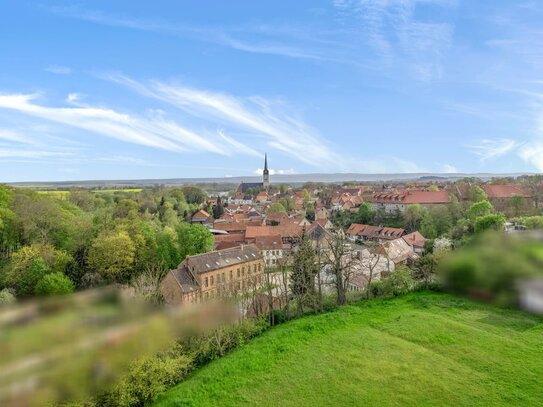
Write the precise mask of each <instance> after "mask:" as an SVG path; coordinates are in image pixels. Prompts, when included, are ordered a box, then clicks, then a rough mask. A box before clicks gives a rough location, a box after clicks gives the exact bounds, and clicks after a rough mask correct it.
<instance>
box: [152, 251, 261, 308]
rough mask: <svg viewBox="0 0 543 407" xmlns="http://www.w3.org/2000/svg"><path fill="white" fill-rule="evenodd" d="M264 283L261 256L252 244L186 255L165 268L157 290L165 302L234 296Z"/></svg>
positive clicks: (188, 301) (191, 301) (176, 302)
mask: <svg viewBox="0 0 543 407" xmlns="http://www.w3.org/2000/svg"><path fill="white" fill-rule="evenodd" d="M263 283H264V259H263V257H262V255H261V254H260V251H259V250H258V248H257V247H256V246H255V245H253V244H251V245H242V246H240V247H234V248H231V249H224V250H216V251H213V252H209V253H204V254H198V255H195V256H188V257H187V258H186V259H185V260H184V261H183V262H182V263H181V264H180V265H179V266H178V267H177V268H176V269H174V270H170V271H169V272H168V274H167V275H166V277H164V279H163V280H162V282H161V283H160V291H161V292H162V295H163V296H164V299H165V301H166V303H168V304H184V303H197V302H201V301H206V300H208V299H211V298H219V297H232V296H237V295H239V294H240V293H242V292H246V291H249V290H254V289H257V288H260V287H261V286H262V284H263Z"/></svg>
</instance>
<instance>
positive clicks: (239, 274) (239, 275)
mask: <svg viewBox="0 0 543 407" xmlns="http://www.w3.org/2000/svg"><path fill="white" fill-rule="evenodd" d="M237 272H238V278H240V277H241V273H240V272H239V269H238V270H237Z"/></svg>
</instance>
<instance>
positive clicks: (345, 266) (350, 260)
mask: <svg viewBox="0 0 543 407" xmlns="http://www.w3.org/2000/svg"><path fill="white" fill-rule="evenodd" d="M328 250H329V253H330V257H329V262H328V265H327V271H328V273H329V274H330V275H332V277H333V279H334V286H335V288H336V293H337V303H338V305H344V304H346V303H347V290H348V288H349V282H350V280H351V278H352V277H353V275H354V264H355V262H356V261H357V260H356V258H355V257H354V256H353V255H352V253H351V252H350V245H349V243H348V240H347V237H346V236H345V234H344V233H343V232H342V231H340V232H336V233H333V234H332V235H330V236H329V237H328Z"/></svg>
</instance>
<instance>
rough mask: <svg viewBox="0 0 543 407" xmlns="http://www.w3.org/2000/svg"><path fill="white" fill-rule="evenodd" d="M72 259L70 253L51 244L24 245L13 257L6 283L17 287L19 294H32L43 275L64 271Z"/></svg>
mask: <svg viewBox="0 0 543 407" xmlns="http://www.w3.org/2000/svg"><path fill="white" fill-rule="evenodd" d="M71 261H72V258H71V256H70V255H68V254H67V253H66V252H64V251H62V250H56V249H55V248H54V247H53V246H51V245H40V244H37V245H32V246H25V247H22V248H21V249H19V250H18V251H17V252H15V253H14V254H13V256H12V257H11V260H10V264H9V268H8V269H7V273H6V283H7V285H8V286H9V287H13V288H14V289H15V291H16V294H17V295H18V296H28V295H32V294H33V293H34V289H35V287H36V284H37V283H38V282H39V281H40V280H41V278H42V277H43V276H45V275H46V274H49V273H52V272H63V271H64V270H65V268H66V266H67V265H68V264H69V262H71Z"/></svg>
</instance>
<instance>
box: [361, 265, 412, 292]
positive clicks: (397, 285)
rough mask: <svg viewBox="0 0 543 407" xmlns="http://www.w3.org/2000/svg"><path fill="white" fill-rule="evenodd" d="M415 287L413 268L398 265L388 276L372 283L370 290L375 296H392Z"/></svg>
mask: <svg viewBox="0 0 543 407" xmlns="http://www.w3.org/2000/svg"><path fill="white" fill-rule="evenodd" d="M414 288H415V281H414V279H413V277H412V276H411V270H409V269H408V268H407V267H402V266H398V267H397V268H396V270H395V271H394V272H392V273H390V275H389V276H388V277H386V278H384V279H382V280H380V281H376V282H375V283H372V285H371V288H370V290H371V293H372V295H373V296H374V297H390V296H397V295H401V294H405V293H407V292H409V291H412V290H413V289H414Z"/></svg>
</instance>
